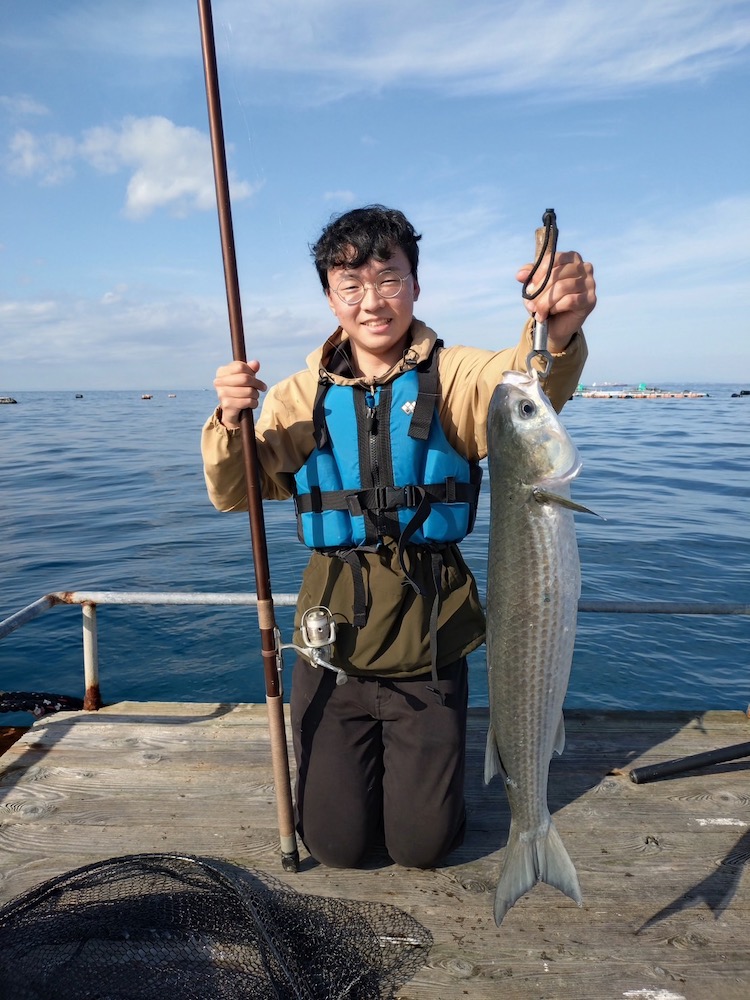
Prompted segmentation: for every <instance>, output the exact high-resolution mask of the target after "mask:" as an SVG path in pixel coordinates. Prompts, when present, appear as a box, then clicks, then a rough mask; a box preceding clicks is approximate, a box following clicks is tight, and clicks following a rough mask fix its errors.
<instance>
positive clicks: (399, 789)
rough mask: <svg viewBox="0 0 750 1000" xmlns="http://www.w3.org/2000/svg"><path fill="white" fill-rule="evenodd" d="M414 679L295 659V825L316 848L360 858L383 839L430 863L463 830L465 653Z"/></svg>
mask: <svg viewBox="0 0 750 1000" xmlns="http://www.w3.org/2000/svg"><path fill="white" fill-rule="evenodd" d="M440 681H441V684H440V686H441V689H442V691H443V694H444V702H445V704H441V703H440V700H439V699H438V698H437V697H436V696H435V694H434V692H433V691H430V690H429V689H430V688H431V687H432V679H431V677H430V676H429V674H426V675H421V676H420V677H418V678H415V679H412V680H389V679H387V678H384V677H373V678H366V679H365V678H358V677H350V678H349V680H348V681H347V683H346V684H342V685H338V686H337V684H336V676H335V674H333V673H332V671H330V670H325V669H322V668H317V667H312V666H310V664H309V663H308V662H307V661H306V660H302V659H298V660H297V662H296V664H295V667H294V672H293V676H292V692H291V699H290V701H291V716H292V729H293V735H294V752H295V757H296V760H297V788H296V813H297V829H298V832H299V834H300V837H301V838H302V841H303V843H304V844H305V846H306V847H307V849H308V851H309V852H310V854H312V856H313V857H314V858H316V859H317V860H318V861H320V862H321V863H322V864H325V865H328V866H330V867H333V868H356V867H357V866H358V865H360V864H361V863H362V861H363V860H364V858H365V856H366V855H367V853H368V851H369V850H370V849H371V848H372V847H373V846H376V845H378V844H382V843H383V841H384V842H385V847H386V850H387V851H388V853H389V855H390V856H391V858H392V859H393V860H394V861H395V862H397V863H398V864H400V865H404V866H407V867H416V868H429V867H431V866H432V865H434V864H436V863H437V862H438V861H439V860H440V858H442V857H443V856H444V855H446V854H447V853H448V852H449V851H450V850H452V849H453V848H454V847H457V846H458V845H459V844H460V843H461V841H462V839H463V832H464V827H465V822H466V810H465V804H464V761H465V749H466V714H467V704H468V676H467V664H466V660H465V659H461V660H459V661H458V662H457V663H454V664H452V665H451V666H450V667H446V668H444V669H442V670H441V671H440Z"/></svg>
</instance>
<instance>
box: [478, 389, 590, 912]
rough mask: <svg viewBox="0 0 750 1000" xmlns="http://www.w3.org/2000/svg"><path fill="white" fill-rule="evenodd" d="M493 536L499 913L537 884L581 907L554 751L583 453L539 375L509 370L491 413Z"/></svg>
mask: <svg viewBox="0 0 750 1000" xmlns="http://www.w3.org/2000/svg"><path fill="white" fill-rule="evenodd" d="M487 440H488V452H489V455H488V457H489V471H490V489H491V499H490V504H491V507H490V540H489V560H488V569H487V668H488V677H489V703H490V726H489V731H488V734H487V751H486V756H485V766H484V779H485V782H489V781H490V780H491V779H492V778H493V777H494V776H495V775H496V774H500V775H502V778H503V781H504V784H505V790H506V792H507V795H508V801H509V804H510V810H511V823H510V831H509V835H508V843H507V847H506V852H505V863H504V865H503V870H502V875H501V877H500V881H499V883H498V886H497V891H496V894H495V922H496V923H497V924H498V925H499V924H500V922H501V921H502V919H503V917H504V916H505V914H506V913H507V912H508V910H509V909H510V908H511V906H513V904H514V903H515V902H516V901H517V900H518V899H520V897H521V896H523V895H524V893H526V892H528V891H529V890H530V889H531V888H532V887H533V886H534V885H535V884H536V883H537V882H539V881H543V882H547V883H549V884H550V885H552V886H555V887H556V888H557V889H560V890H561V891H562V892H564V893H565V894H566V895H568V896H570V897H571V899H573V900H575V902H576V903H578V904H579V905H580V904H581V890H580V886H579V884H578V876H577V874H576V870H575V867H574V866H573V863H572V861H571V860H570V857H569V856H568V852H567V851H566V849H565V847H564V845H563V842H562V840H561V838H560V835H559V834H558V832H557V830H556V828H555V825H554V823H553V821H552V817H551V816H550V812H549V808H548V805H547V781H548V775H549V763H550V759H551V756H552V751H553V750H554V751H556V752H557V753H562V750H563V746H564V744H565V728H564V724H563V715H562V708H563V701H564V699H565V693H566V691H567V687H568V679H569V676H570V665H571V661H572V658H573V645H574V642H575V630H576V616H577V611H578V598H579V596H580V590H581V575H580V563H579V559H578V546H577V543H576V534H575V525H574V523H573V510H581V511H586V512H587V513H591V512H590V511H587V508H585V507H581V506H579V505H578V504H575V503H573V502H572V501H571V499H570V483H571V481H572V480H573V479H574V478H575V477H576V476H577V475H578V473H579V472H580V469H581V460H580V457H579V455H578V451H577V449H576V447H575V445H574V444H573V442H572V441H571V439H570V437H569V436H568V434H567V431H566V430H565V428H564V427H563V426H562V424H561V423H560V420H559V419H558V416H557V414H556V413H555V411H554V409H553V407H552V405H551V403H550V402H549V400H548V399H547V397H546V396H545V394H544V392H543V391H542V389H541V386H540V383H539V378H538V376H537V375H536V373H535V372H532V373H531V374H523V373H521V372H506V373H505V375H504V376H503V382H502V383H501V384H500V385H498V387H497V388H496V389H495V391H494V393H493V396H492V400H491V402H490V408H489V414H488V421H487Z"/></svg>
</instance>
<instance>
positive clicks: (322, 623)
mask: <svg viewBox="0 0 750 1000" xmlns="http://www.w3.org/2000/svg"><path fill="white" fill-rule="evenodd" d="M299 631H300V636H301V638H302V642H303V644H304V645H302V646H298V645H296V643H293V642H287V643H283V644H281V645H280V646H279V650H282V649H293V650H294V651H295V653H298V654H299V655H300V656H304V658H305V659H306V660H307V661H308V662H309V663H311V664H312V665H313V666H314V667H324V668H325V669H326V670H332V671H333V672H334V673H335V674H336V683H337V684H346V682H347V680H348V679H349V678H348V675H347V674H346V672H345V671H343V670H341V668H340V667H335V666H334V665H333V664H332V663H331V662H330V658H331V657H332V656H333V644H334V642H335V641H336V622H335V621H334V620H333V615H332V614H331V612H330V611H329V610H328V608H324V607H322V606H319V607H316V608H309V609H308V610H307V611H305V613H304V614H303V615H302V619H301V621H300V626H299Z"/></svg>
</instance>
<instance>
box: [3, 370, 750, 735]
mask: <svg viewBox="0 0 750 1000" xmlns="http://www.w3.org/2000/svg"><path fill="white" fill-rule="evenodd" d="M663 388H675V389H686V388H691V387H688V386H685V385H680V386H673V387H670V386H664V387H663ZM692 388H696V389H700V390H701V391H704V392H707V393H708V394H709V395H708V398H703V399H649V400H641V399H586V398H574V399H572V400H571V401H570V402H569V403H568V404H567V405H566V407H565V410H564V412H563V421H564V423H565V424H566V426H567V427H568V429H569V431H570V433H571V436H572V437H573V439H574V441H575V442H576V444H577V445H578V448H579V451H580V452H581V456H582V459H583V463H584V468H583V472H582V473H581V476H580V477H579V479H578V480H577V481H576V483H575V485H574V490H573V492H574V497H575V499H577V500H578V501H579V502H581V503H583V504H585V505H586V506H588V507H590V508H592V509H594V510H595V511H597V512H598V513H599V514H600V515H601V516H602V518H603V519H599V518H595V517H590V516H584V515H576V522H577V527H578V538H579V547H580V554H581V564H582V576H583V594H582V598H583V599H584V600H586V599H588V600H597V601H603V600H612V601H643V600H653V601H684V602H689V601H710V602H715V603H733V604H738V603H739V604H750V397H744V398H732V392H733V391H737V390H739V389H741V388H746V386H739V385H701V386H693V387H692ZM3 394H6V391H5V390H3ZM7 395H11V396H12V397H13V398H15V399H16V400H17V401H18V405H2V406H0V461H1V463H2V478H1V479H0V545H1V546H2V548H1V550H0V552H1V562H0V566H1V567H2V568H1V570H0V619H2V618H5V617H7V616H8V615H10V614H12V613H14V612H16V611H18V610H19V609H21V608H22V607H24V606H25V605H27V604H29V603H31V602H32V601H35V600H37V599H38V598H40V597H41V596H43V595H44V594H47V593H49V592H51V591H57V590H155V591H169V590H181V591H184V590H197V591H231V592H251V591H254V590H255V584H254V579H253V564H252V551H251V546H250V531H249V521H248V517H247V515H246V514H219V513H218V512H216V511H215V510H214V509H213V508H212V507H211V505H210V504H209V502H208V499H207V497H206V492H205V487H204V483H203V474H202V468H201V460H200V448H199V439H200V430H201V426H202V424H203V422H204V420H205V418H206V417H207V416H208V414H209V413H210V412H211V410H212V409H213V406H214V396H213V393H212V392H211V391H208V390H204V391H179V390H175V394H174V396H172V395H170V394H169V393H168V391H167V390H164V391H153V398H151V399H148V400H144V399H142V398H141V391H140V390H138V391H132V392H125V391H121V392H86V391H83V398H80V399H78V398H76V397H75V394H74V393H73V392H13V391H12V389H11V390H8V391H7ZM488 501H489V488H488V486H487V485H485V488H484V490H483V499H482V504H481V509H480V512H479V517H478V521H477V526H476V528H475V530H474V533H473V534H472V535H471V536H470V537H469V538H467V539H466V541H465V542H464V543H463V546H462V547H463V551H464V554H465V556H466V559H467V561H468V563H469V564H470V566H471V568H472V569H473V571H474V572H475V574H476V576H477V579H478V582H479V588H480V593H481V594H482V596H483V595H484V586H485V578H486V559H487V528H488ZM265 516H266V527H267V532H268V546H269V557H270V563H271V578H272V588H273V592H274V593H275V594H281V593H286V592H295V591H296V590H297V589H298V586H299V580H300V576H301V573H302V569H303V567H304V565H305V563H306V558H307V553H306V550H305V549H304V547H303V546H302V545H301V544H300V543H299V542H298V541H297V537H296V530H295V525H294V515H293V510H292V508H291V505H290V504H289V503H286V502H285V503H267V504H266V506H265ZM276 617H277V622H278V624H279V627H280V628H281V631H282V638H283V641H285V642H290V641H291V639H292V610H291V609H286V608H277V612H276ZM98 622H99V657H100V673H101V689H102V696H103V698H104V700H105V701H116V700H120V699H144V700H146V699H147V700H187V701H217V700H220V701H262V700H263V699H264V686H263V675H262V668H261V666H260V653H259V644H258V633H257V618H256V615H255V611H254V610H253V609H252V608H230V609H218V608H196V607H187V608H176V607H167V608H154V607H149V608H134V607H100V609H99V612H98ZM288 663H289V664H291V659H289V661H288ZM286 683H287V686H288V684H289V679H288V673H287V679H286ZM0 688H1V689H2V690H5V691H14V690H26V691H28V690H43V691H50V692H55V693H60V694H68V695H79V696H81V695H82V688H83V670H82V649H81V611H80V608H79V607H56V608H53V609H51V610H50V611H48V612H47V613H46V615H44V616H43V617H42V618H40V619H37V620H35V621H33V622H31V623H29V624H27V625H25V626H23V627H22V628H20V629H18V630H16V631H15V632H14V633H12V634H11V635H10V636H8V637H7V638H5V639H4V640H2V641H0ZM749 702H750V617H748V616H716V617H704V616H700V617H697V616H686V615H683V616H662V615H625V614H581V615H580V616H579V623H578V634H577V640H576V651H575V657H574V663H573V670H572V676H571V681H570V687H569V691H568V696H567V701H566V705H567V706H568V707H587V708H603V709H613V708H629V709H665V710H666V709H687V710H696V711H700V710H705V709H710V708H720V709H739V710H745V709H746V708H747V706H748V703H749ZM471 703H472V704H473V705H485V704H486V703H487V685H486V677H485V662H484V649H483V648H482V649H481V650H479V651H477V652H476V653H474V654H473V655H472V658H471ZM29 721H31V716H30V715H10V714H6V715H5V716H0V725H3V724H7V725H13V724H25V723H28V722H29Z"/></svg>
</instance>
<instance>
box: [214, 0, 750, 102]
mask: <svg viewBox="0 0 750 1000" xmlns="http://www.w3.org/2000/svg"><path fill="white" fill-rule="evenodd" d="M215 19H216V20H217V22H219V21H220V22H221V23H222V24H227V25H229V26H230V30H229V31H226V32H225V37H226V48H227V51H226V52H222V58H226V59H227V60H228V61H230V62H231V64H232V65H233V67H234V70H235V72H236V73H238V74H240V73H241V72H242V71H243V69H244V70H246V69H247V68H248V67H252V68H253V69H254V70H256V71H260V72H271V73H274V74H278V76H279V77H280V78H281V79H282V80H283V79H284V78H285V79H286V83H287V87H286V88H281V89H279V90H278V94H279V95H280V96H281V98H282V99H283V98H286V99H289V98H291V97H294V98H295V99H300V98H302V99H305V100H307V101H309V102H313V101H315V100H318V101H321V100H332V99H338V98H342V97H344V96H346V95H348V94H352V93H356V92H358V91H362V90H365V89H373V88H374V89H375V90H383V89H385V88H388V87H394V86H404V85H409V84H411V85H413V86H417V87H423V88H427V89H431V90H436V91H439V92H441V93H449V94H453V95H457V96H469V95H481V94H485V95H486V94H505V93H522V94H533V95H541V96H544V97H545V98H546V99H552V100H556V99H558V98H559V97H560V96H563V95H565V96H570V95H571V94H574V95H575V94H579V95H582V94H585V96H586V97H588V98H591V97H592V96H602V95H603V94H605V93H606V94H608V95H609V94H611V93H612V92H623V91H626V90H628V89H632V88H639V87H642V86H645V85H654V84H669V83H674V82H678V81H682V80H687V79H703V78H705V77H706V76H708V75H711V74H714V73H717V72H719V71H721V69H722V68H723V67H724V66H725V65H727V64H730V63H734V62H737V61H739V60H740V59H741V58H742V52H743V50H744V49H746V48H747V46H748V44H750V16H748V12H747V9H746V4H744V3H739V2H737V0H712V2H711V3H710V4H706V3H705V0H660V2H659V3H654V2H653V0H630V2H629V3H627V4H620V5H618V4H613V3H602V2H601V0H525V2H524V3H523V4H518V3H517V2H515V0H465V2H464V3H462V4H460V5H456V4H454V3H452V2H449V0H412V2H411V3H410V4H409V5H408V8H404V5H403V2H402V0H382V2H381V3H379V4H377V5H376V6H374V7H362V6H361V5H352V4H351V3H348V2H344V0H310V2H308V3H306V4H305V5H304V7H303V8H300V4H299V2H298V0H275V2H273V3H259V4H254V5H253V8H252V11H250V10H248V8H247V5H246V3H245V2H244V0H226V2H224V3H222V4H219V5H218V11H217V13H216V14H215ZM319 24H325V31H317V30H316V26H317V25H319ZM301 77H304V78H305V83H304V86H303V89H304V93H302V94H300V93H299V91H298V88H297V86H296V84H295V81H296V80H299V79H300V78H301ZM311 77H312V78H313V79H314V80H317V83H316V84H315V85H311V83H310V78H311ZM248 99H252V93H248Z"/></svg>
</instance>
